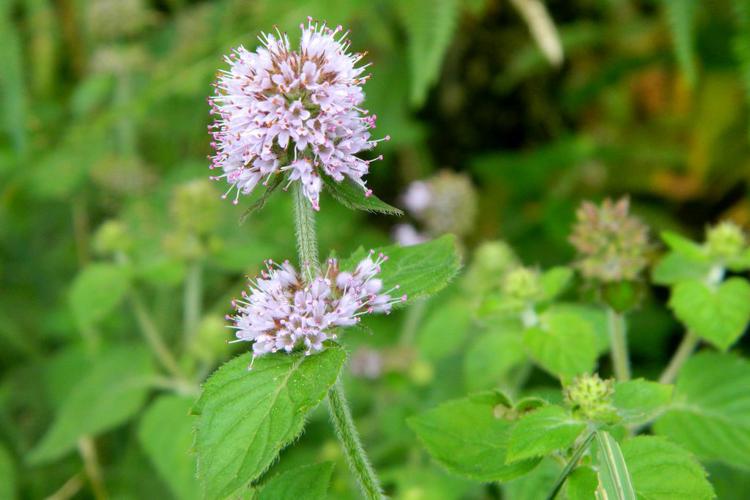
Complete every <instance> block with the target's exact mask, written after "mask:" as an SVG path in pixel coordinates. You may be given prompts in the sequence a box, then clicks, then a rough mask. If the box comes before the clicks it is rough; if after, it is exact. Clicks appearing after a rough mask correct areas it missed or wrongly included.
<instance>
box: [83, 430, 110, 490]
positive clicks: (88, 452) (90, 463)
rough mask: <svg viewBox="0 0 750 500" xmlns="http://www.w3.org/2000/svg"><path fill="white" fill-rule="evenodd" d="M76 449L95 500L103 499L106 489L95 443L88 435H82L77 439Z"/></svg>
mask: <svg viewBox="0 0 750 500" xmlns="http://www.w3.org/2000/svg"><path fill="white" fill-rule="evenodd" d="M78 451H79V453H80V454H81V458H83V468H84V470H85V471H86V475H87V476H88V478H89V482H90V483H91V489H92V491H93V492H94V498H96V500H105V499H106V498H107V497H108V495H107V490H106V488H105V487H104V479H103V477H102V468H101V467H100V466H99V458H98V457H97V454H96V444H95V443H94V440H93V439H92V438H91V437H90V436H84V437H82V438H81V439H79V440H78Z"/></svg>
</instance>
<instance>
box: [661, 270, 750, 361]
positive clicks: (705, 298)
mask: <svg viewBox="0 0 750 500" xmlns="http://www.w3.org/2000/svg"><path fill="white" fill-rule="evenodd" d="M669 305H670V306H671V307H672V309H674V312H675V315H676V316H677V317H678V318H679V319H680V321H682V322H683V323H684V324H685V326H686V327H687V328H688V329H689V330H690V331H692V332H693V333H695V334H696V335H698V336H699V337H701V338H702V339H704V340H706V341H708V342H710V343H712V344H713V345H715V346H716V347H718V348H720V349H722V350H726V349H728V348H729V346H731V345H732V344H734V342H735V341H736V340H737V339H738V338H739V337H740V336H741V335H742V334H743V332H744V331H745V328H746V327H747V323H748V321H750V284H748V282H747V281H746V280H744V279H742V278H730V279H728V280H727V281H725V282H724V283H722V284H721V285H719V286H718V287H710V286H709V285H707V284H705V283H702V282H700V281H683V282H681V283H678V284H677V285H675V287H674V288H673V289H672V296H671V298H670V299H669Z"/></svg>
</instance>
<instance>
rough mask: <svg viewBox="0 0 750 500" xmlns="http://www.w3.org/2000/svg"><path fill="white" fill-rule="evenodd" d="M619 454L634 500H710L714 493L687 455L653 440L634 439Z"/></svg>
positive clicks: (653, 438)
mask: <svg viewBox="0 0 750 500" xmlns="http://www.w3.org/2000/svg"><path fill="white" fill-rule="evenodd" d="M622 454H623V456H624V457H625V461H626V462H627V464H628V470H629V471H630V475H631V477H632V478H633V487H634V488H635V491H636V493H638V498H645V499H648V500H682V499H684V498H689V499H691V500H710V499H712V498H715V495H714V489H713V487H712V486H711V483H709V482H708V479H707V478H706V471H705V470H703V467H701V465H700V463H698V461H697V460H696V459H695V457H693V455H691V454H690V452H688V451H686V450H684V449H683V448H681V447H679V446H677V445H676V444H674V443H670V442H669V441H667V440H666V439H664V438H661V437H656V436H638V437H636V438H633V439H630V440H628V441H625V442H624V443H623V444H622Z"/></svg>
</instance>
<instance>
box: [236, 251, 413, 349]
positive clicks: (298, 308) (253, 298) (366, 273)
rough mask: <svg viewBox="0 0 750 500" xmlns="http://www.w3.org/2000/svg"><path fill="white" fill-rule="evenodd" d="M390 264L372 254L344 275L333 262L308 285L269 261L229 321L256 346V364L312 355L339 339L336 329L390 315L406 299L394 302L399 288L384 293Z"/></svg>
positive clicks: (239, 335) (242, 338)
mask: <svg viewBox="0 0 750 500" xmlns="http://www.w3.org/2000/svg"><path fill="white" fill-rule="evenodd" d="M387 259H388V258H387V257H385V256H384V255H382V254H380V255H378V256H377V257H375V258H373V252H370V255H368V256H367V257H366V258H364V259H363V260H362V261H360V262H359V264H358V265H357V266H356V267H355V268H354V270H353V271H351V272H347V271H340V270H339V263H338V261H337V260H336V259H329V260H328V268H327V269H326V271H325V273H324V274H323V275H319V276H316V277H315V278H313V279H312V280H310V281H309V282H308V283H305V282H304V280H303V279H302V276H301V275H300V274H298V273H297V270H296V269H295V268H294V267H293V266H292V265H291V264H290V263H289V262H288V261H286V262H284V263H282V264H276V263H274V262H272V261H270V260H269V261H267V262H266V269H265V271H263V272H262V273H261V275H260V276H259V277H258V278H257V279H255V280H254V281H251V282H250V286H249V289H250V290H249V293H248V292H243V293H242V299H240V300H235V301H233V305H234V307H235V314H234V315H231V316H227V319H228V320H229V321H231V322H232V325H231V328H233V329H234V330H236V333H235V334H236V336H237V341H249V342H253V359H255V358H256V357H258V356H262V355H264V354H267V353H271V352H278V351H284V352H291V351H292V350H295V349H298V348H301V349H304V350H305V354H311V353H313V352H317V351H320V350H322V349H323V342H325V341H326V340H328V339H335V338H336V333H335V330H336V328H339V327H346V326H351V325H355V324H356V323H358V322H359V320H360V317H361V316H362V315H364V314H371V313H375V312H380V313H386V314H388V313H389V312H390V311H391V308H392V306H393V304H395V303H397V302H402V301H405V300H406V296H405V295H401V296H400V297H397V298H394V297H392V295H391V294H392V293H394V292H395V291H397V290H398V288H399V287H398V285H397V286H395V287H393V288H392V289H390V290H387V291H383V290H382V289H383V282H382V281H381V280H380V279H378V278H377V277H376V276H377V275H378V274H379V273H380V266H381V265H382V264H383V263H384V262H385V261H386V260H387Z"/></svg>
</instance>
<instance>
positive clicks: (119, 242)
mask: <svg viewBox="0 0 750 500" xmlns="http://www.w3.org/2000/svg"><path fill="white" fill-rule="evenodd" d="M132 243H133V242H132V240H131V238H130V234H128V229H127V227H126V226H125V224H123V223H122V222H120V221H118V220H108V221H106V222H105V223H104V224H102V225H101V226H99V229H97V230H96V233H95V234H94V243H93V244H94V251H95V252H96V253H97V254H99V255H114V254H116V253H120V252H122V253H127V252H128V251H129V250H130V247H131V245H132Z"/></svg>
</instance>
